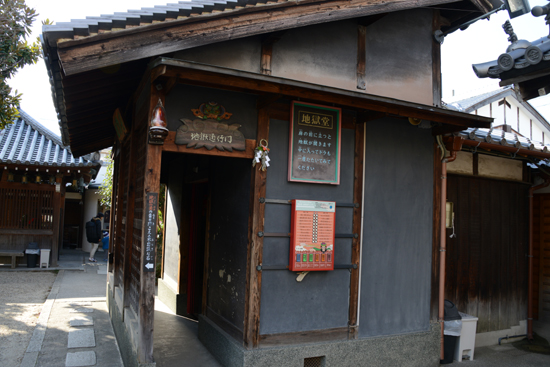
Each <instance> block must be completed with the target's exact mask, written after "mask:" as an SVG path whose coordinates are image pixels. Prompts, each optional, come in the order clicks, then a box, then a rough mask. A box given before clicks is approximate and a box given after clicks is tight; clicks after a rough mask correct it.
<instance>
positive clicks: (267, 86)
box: [158, 59, 492, 128]
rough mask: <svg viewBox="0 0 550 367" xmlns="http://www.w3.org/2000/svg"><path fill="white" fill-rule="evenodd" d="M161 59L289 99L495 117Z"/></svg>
mask: <svg viewBox="0 0 550 367" xmlns="http://www.w3.org/2000/svg"><path fill="white" fill-rule="evenodd" d="M158 62H159V63H166V64H170V66H169V67H168V68H167V70H166V76H174V77H177V78H179V79H180V81H181V82H182V83H187V84H206V85H211V86H215V87H216V88H218V89H227V90H236V91H247V92H248V93H250V92H256V93H262V94H276V95H277V94H278V95H281V96H283V97H285V98H288V99H298V98H300V99H301V100H309V101H316V102H318V103H323V104H330V103H333V104H335V105H338V106H341V107H345V108H350V109H361V110H370V111H377V112H383V113H386V114H392V115H396V116H402V117H407V118H409V117H413V118H417V119H422V120H429V121H434V122H440V123H443V124H448V125H457V126H461V127H466V126H471V127H484V128H487V127H489V126H490V123H491V121H492V119H490V118H486V117H483V116H476V115H470V114H465V113H460V112H456V111H450V110H443V109H441V108H437V107H433V106H428V105H420V104H417V103H412V102H406V101H400V100H395V99H391V98H386V97H380V96H376V95H371V94H365V93H363V92H352V91H346V90H341V89H335V88H331V87H325V86H319V85H315V84H309V83H304V82H300V81H294V80H289V79H283V78H278V77H273V76H265V75H258V74H253V73H248V72H242V71H234V70H227V69H221V68H217V67H211V66H207V65H197V64H193V65H192V64H189V63H187V62H183V61H178V60H170V59H161V60H159V61H158Z"/></svg>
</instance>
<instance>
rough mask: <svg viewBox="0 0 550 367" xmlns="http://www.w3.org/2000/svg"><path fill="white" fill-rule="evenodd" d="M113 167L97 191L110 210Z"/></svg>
mask: <svg viewBox="0 0 550 367" xmlns="http://www.w3.org/2000/svg"><path fill="white" fill-rule="evenodd" d="M0 1H1V0H0ZM113 167H114V161H112V160H111V161H110V162H109V165H108V166H107V168H106V171H105V178H104V179H103V182H102V183H101V186H100V188H99V189H98V190H97V193H98V194H99V195H100V196H101V201H100V202H101V205H102V206H104V207H107V208H111V196H112V195H113Z"/></svg>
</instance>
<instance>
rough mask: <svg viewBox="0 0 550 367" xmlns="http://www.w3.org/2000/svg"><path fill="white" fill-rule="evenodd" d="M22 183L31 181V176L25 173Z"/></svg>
mask: <svg viewBox="0 0 550 367" xmlns="http://www.w3.org/2000/svg"><path fill="white" fill-rule="evenodd" d="M21 183H24V184H28V183H29V177H28V176H27V174H26V173H25V174H24V175H23V177H21Z"/></svg>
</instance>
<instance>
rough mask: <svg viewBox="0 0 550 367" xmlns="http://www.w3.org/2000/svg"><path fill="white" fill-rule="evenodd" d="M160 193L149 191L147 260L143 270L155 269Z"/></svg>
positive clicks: (145, 219) (146, 214) (146, 228)
mask: <svg viewBox="0 0 550 367" xmlns="http://www.w3.org/2000/svg"><path fill="white" fill-rule="evenodd" d="M158 197H159V196H158V193H156V192H149V193H147V203H146V207H147V211H146V213H145V218H144V221H145V261H144V263H143V271H155V260H156V257H155V253H156V251H155V250H156V247H157V213H158Z"/></svg>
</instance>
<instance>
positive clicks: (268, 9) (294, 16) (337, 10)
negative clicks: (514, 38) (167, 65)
mask: <svg viewBox="0 0 550 367" xmlns="http://www.w3.org/2000/svg"><path fill="white" fill-rule="evenodd" d="M453 1H455V0H442V1H439V2H438V4H441V3H450V2H453ZM430 5H433V1H432V0H405V1H399V2H387V1H384V0H327V1H313V0H311V1H304V0H302V1H299V2H296V1H291V2H288V1H286V2H282V3H279V2H274V3H272V4H265V5H262V6H257V7H245V8H243V9H241V10H234V11H230V12H221V13H219V14H209V15H208V16H198V17H190V18H186V19H183V20H175V21H171V22H160V23H155V24H151V25H147V26H140V27H135V28H130V29H126V30H120V31H114V32H108V33H103V34H99V35H97V36H94V37H86V38H82V39H78V40H69V41H62V42H59V43H58V44H57V47H58V55H59V60H60V63H61V67H62V69H63V71H64V73H65V75H73V74H77V73H81V72H84V71H89V70H94V69H99V68H102V67H106V66H110V65H116V64H121V63H125V62H129V61H133V60H138V59H145V58H148V57H153V56H157V55H162V54H167V53H171V52H176V51H181V50H185V49H189V48H193V47H198V46H203V45H207V44H212V43H216V42H223V41H229V40H234V39H239V38H243V37H250V36H254V35H259V34H265V33H270V32H277V31H283V30H287V29H292V28H298V27H305V26H308V25H313V24H321V23H326V22H334V21H338V20H344V19H352V18H358V17H363V16H367V15H373V14H379V13H388V12H393V11H398V10H405V9H412V8H418V7H423V6H430Z"/></svg>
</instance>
